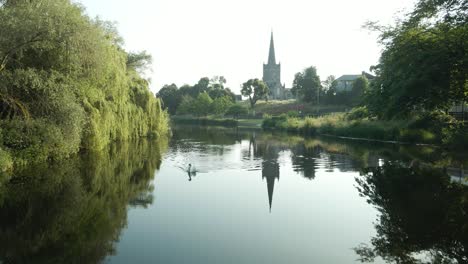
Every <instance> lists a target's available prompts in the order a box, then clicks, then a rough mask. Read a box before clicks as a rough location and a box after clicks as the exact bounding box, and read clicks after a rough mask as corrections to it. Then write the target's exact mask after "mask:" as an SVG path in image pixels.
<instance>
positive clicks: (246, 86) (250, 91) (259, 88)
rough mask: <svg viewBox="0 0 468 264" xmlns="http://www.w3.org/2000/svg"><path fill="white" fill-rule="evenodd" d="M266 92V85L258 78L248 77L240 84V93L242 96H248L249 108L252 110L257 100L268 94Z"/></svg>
mask: <svg viewBox="0 0 468 264" xmlns="http://www.w3.org/2000/svg"><path fill="white" fill-rule="evenodd" d="M268 92H269V90H268V86H267V85H266V84H265V83H264V82H263V81H262V80H259V79H250V80H248V81H247V82H245V83H243V84H242V89H241V93H242V95H243V96H247V97H249V102H250V108H251V109H252V110H254V107H255V104H256V103H257V101H258V100H260V99H263V98H265V96H267V95H268ZM254 114H255V111H254Z"/></svg>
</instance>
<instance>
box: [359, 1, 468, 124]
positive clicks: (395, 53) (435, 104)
mask: <svg viewBox="0 0 468 264" xmlns="http://www.w3.org/2000/svg"><path fill="white" fill-rule="evenodd" d="M466 12H467V4H466V0H440V1H429V0H420V1H419V2H418V3H417V5H416V8H415V10H414V11H413V12H411V13H410V14H409V15H408V17H407V18H406V19H404V20H402V21H399V23H398V24H397V26H395V27H380V26H377V25H376V24H369V25H368V27H369V28H371V29H377V30H379V31H380V32H381V36H380V41H381V43H382V44H383V45H384V51H383V53H382V55H381V58H380V61H379V64H378V65H376V66H375V67H374V70H375V72H376V73H377V78H376V80H375V81H373V83H372V87H371V88H372V89H371V91H370V93H369V96H368V97H367V106H368V108H369V110H370V111H371V112H372V113H373V114H375V115H377V116H378V117H380V118H394V117H399V116H401V117H406V116H408V115H410V114H412V113H413V112H420V111H427V110H429V111H430V110H437V109H439V110H447V109H448V108H450V107H451V106H452V105H453V104H454V103H457V102H460V101H462V102H464V101H466V100H467V97H468V82H467V76H468V52H467V49H468V45H467V37H466V36H467V34H468V18H467V17H468V16H467V15H466Z"/></svg>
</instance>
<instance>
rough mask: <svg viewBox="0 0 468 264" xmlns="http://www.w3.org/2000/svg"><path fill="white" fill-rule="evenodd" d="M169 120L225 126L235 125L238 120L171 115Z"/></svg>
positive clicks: (185, 123)
mask: <svg viewBox="0 0 468 264" xmlns="http://www.w3.org/2000/svg"><path fill="white" fill-rule="evenodd" d="M171 120H172V121H173V122H174V123H176V124H183V125H199V126H225V127H235V126H237V125H238V121H237V120H236V119H232V118H215V117H192V116H173V117H172V118H171Z"/></svg>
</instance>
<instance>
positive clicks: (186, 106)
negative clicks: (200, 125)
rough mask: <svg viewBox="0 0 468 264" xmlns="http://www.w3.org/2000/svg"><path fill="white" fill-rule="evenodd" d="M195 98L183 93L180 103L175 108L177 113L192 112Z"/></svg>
mask: <svg viewBox="0 0 468 264" xmlns="http://www.w3.org/2000/svg"><path fill="white" fill-rule="evenodd" d="M194 111H195V99H193V97H191V96H190V95H183V96H182V99H181V100H180V105H179V106H178V108H177V114H178V115H186V114H194Z"/></svg>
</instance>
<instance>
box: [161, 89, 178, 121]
mask: <svg viewBox="0 0 468 264" xmlns="http://www.w3.org/2000/svg"><path fill="white" fill-rule="evenodd" d="M157 96H158V98H161V100H162V102H163V108H164V109H167V111H168V112H169V114H171V115H175V114H176V113H177V108H178V107H179V106H180V104H181V103H182V94H181V93H180V92H179V90H178V88H177V85H175V84H171V85H164V87H163V88H161V90H159V92H158V94H157Z"/></svg>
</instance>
